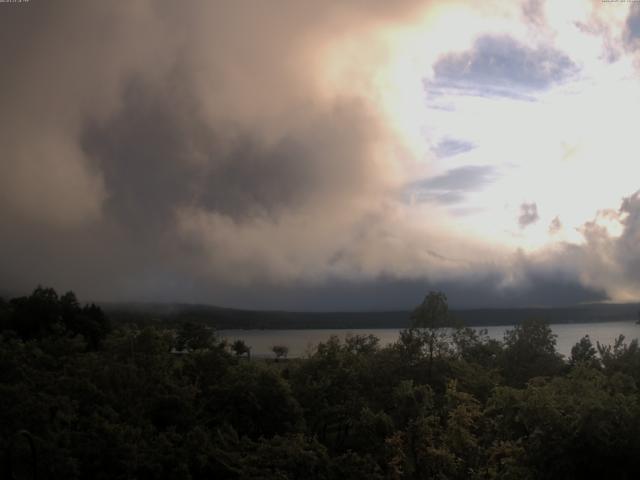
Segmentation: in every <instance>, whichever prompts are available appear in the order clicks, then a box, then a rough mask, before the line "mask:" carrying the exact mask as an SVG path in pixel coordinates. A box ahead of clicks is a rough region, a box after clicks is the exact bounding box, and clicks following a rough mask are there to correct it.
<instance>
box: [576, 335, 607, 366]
mask: <svg viewBox="0 0 640 480" xmlns="http://www.w3.org/2000/svg"><path fill="white" fill-rule="evenodd" d="M569 365H571V366H572V367H575V366H577V365H585V366H588V367H592V368H598V367H600V361H599V360H598V352H597V351H596V349H595V347H594V346H593V343H592V342H591V339H590V338H589V335H585V336H584V337H582V338H581V339H580V341H579V342H578V343H576V344H575V345H574V346H573V347H571V358H570V359H569Z"/></svg>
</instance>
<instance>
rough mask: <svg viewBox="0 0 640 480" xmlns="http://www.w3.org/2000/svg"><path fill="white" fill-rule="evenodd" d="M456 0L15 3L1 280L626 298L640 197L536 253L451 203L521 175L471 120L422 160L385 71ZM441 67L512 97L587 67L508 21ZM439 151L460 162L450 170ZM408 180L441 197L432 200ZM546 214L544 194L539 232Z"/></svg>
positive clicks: (254, 303)
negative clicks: (473, 159) (475, 157)
mask: <svg viewBox="0 0 640 480" xmlns="http://www.w3.org/2000/svg"><path fill="white" fill-rule="evenodd" d="M530 3H531V2H530ZM439 7H440V4H439V3H438V2H422V1H418V0H406V1H400V2H387V1H370V0H368V1H361V0H352V1H348V2H343V1H335V2H334V1H328V2H321V3H318V2H306V1H302V2H301V1H290V2H285V3H283V4H281V5H279V6H278V8H274V7H273V5H267V4H266V3H264V2H248V3H246V2H215V1H214V2H208V1H206V2H205V1H202V2H200V1H193V2H187V3H176V2H169V1H147V0H137V1H131V2H126V3H125V2H114V3H110V2H77V1H71V0H70V1H61V2H55V3H52V2H44V1H38V0H32V1H31V2H28V3H23V4H0V53H1V54H2V56H3V58H4V59H5V62H6V63H7V65H11V68H10V69H7V71H6V72H3V74H2V75H0V103H1V104H2V105H3V108H2V110H1V111H0V145H1V146H2V156H1V157H0V164H1V166H2V170H3V175H2V176H0V221H1V222H2V224H3V225H4V226H5V228H4V229H3V234H2V235H1V236H0V291H2V292H10V293H12V292H24V291H26V290H28V289H31V288H33V287H34V286H35V285H36V284H38V283H42V284H45V285H51V286H54V287H56V288H58V289H60V290H66V289H73V290H75V291H77V293H78V294H79V295H80V296H81V297H82V298H86V299H96V300H154V301H188V302H203V303H216V304H222V305H230V306H240V307H248V308H295V309H307V308H310V309H322V310H331V309H358V308H375V309H389V308H408V307H410V306H411V305H412V304H414V303H417V302H419V301H420V298H421V296H422V295H423V294H424V293H425V292H426V291H427V290H429V289H442V290H445V291H447V292H448V293H449V296H450V298H451V300H452V303H453V304H454V305H459V306H516V305H531V304H536V305H538V304H539V305H544V304H549V305H551V304H553V305H561V304H571V303H576V302H583V301H598V300H602V299H604V298H608V295H609V293H610V292H609V290H608V289H604V288H603V284H602V283H601V282H598V281H597V280H596V271H597V269H598V268H601V267H602V266H603V265H604V264H605V263H606V262H609V263H610V262H613V263H614V264H620V265H624V262H623V259H625V258H627V257H626V256H627V255H634V254H635V251H634V250H633V249H634V247H633V242H632V241H631V238H633V235H634V233H633V232H634V231H635V230H634V229H635V227H634V225H635V224H634V222H635V220H634V219H635V217H634V215H633V213H632V212H635V210H636V209H637V206H636V203H637V200H635V198H636V197H631V198H630V199H629V200H627V202H626V203H625V205H624V206H623V208H622V210H621V211H620V212H617V213H616V214H615V215H614V216H615V218H616V219H617V220H616V221H618V224H620V225H621V227H620V228H622V230H623V234H622V235H621V236H618V237H612V236H610V232H609V231H604V232H603V231H601V230H598V228H600V227H597V225H600V223H596V224H594V225H596V226H593V227H592V226H588V225H587V226H585V230H584V237H585V239H586V240H585V244H584V245H581V246H575V245H574V246H571V247H569V246H564V245H563V246H562V247H557V248H555V249H553V250H549V251H547V250H545V251H544V253H541V252H539V253H537V254H535V255H532V254H530V253H526V254H525V253H521V252H519V251H518V250H517V249H513V248H511V249H507V248H505V247H504V246H503V245H499V244H493V243H492V242H491V241H490V240H488V239H486V238H476V237H475V236H474V235H472V234H469V232H468V231H467V230H464V229H463V228H461V227H459V226H458V225H457V224H456V223H455V218H454V219H453V220H452V218H451V217H449V216H447V215H448V214H446V212H445V213H443V208H450V211H451V212H453V211H454V209H457V210H455V211H456V212H459V215H460V216H463V215H466V216H470V215H469V213H470V212H473V211H475V210H474V209H476V208H480V207H478V206H475V205H473V204H469V202H470V201H471V200H469V199H470V198H471V197H470V195H472V194H475V193H478V192H484V191H486V190H489V188H490V187H491V186H492V185H493V183H494V182H496V181H497V180H498V179H499V178H500V175H499V171H500V170H499V167H498V166H496V165H489V164H486V163H483V162H479V163H473V164H471V163H468V164H467V163H463V162H465V161H466V160H465V158H466V155H472V154H475V152H476V150H478V148H477V147H478V145H477V144H476V139H475V138H474V139H470V140H462V139H466V138H468V137H467V136H466V135H465V132H461V133H460V136H458V135H457V133H455V132H454V133H453V135H450V136H447V135H445V136H444V139H443V140H441V141H440V142H436V141H435V139H436V138H442V136H440V137H438V135H436V134H434V133H433V132H429V131H425V132H424V138H423V139H422V140H423V141H424V143H425V148H424V151H423V152H422V154H418V153H416V152H417V150H416V149H415V148H414V149H412V148H413V147H412V145H411V144H410V143H411V142H409V141H408V140H407V137H406V135H405V133H406V132H405V131H404V130H403V128H400V127H399V126H398V122H397V121H396V122H395V123H394V122H393V121H392V120H390V118H392V117H393V115H392V114H390V113H389V112H390V109H392V107H393V105H394V104H393V102H392V104H391V107H390V106H389V104H388V103H385V101H383V100H381V97H383V96H384V95H385V94H386V93H387V91H388V90H390V89H393V85H387V84H385V83H384V81H383V80H381V78H387V77H381V76H380V74H379V72H378V69H382V70H383V69H384V68H386V67H385V66H388V65H393V64H394V62H395V60H396V59H395V58H394V57H393V55H399V54H398V53H397V52H395V51H394V50H393V48H395V45H396V44H395V43H393V42H391V41H390V40H389V38H396V37H394V35H395V34H396V33H397V32H398V31H401V30H402V27H403V26H404V25H409V24H411V22H415V21H416V19H417V18H421V15H424V14H425V12H427V11H429V9H431V8H434V11H438V8H439ZM531 8H533V3H532V7H531ZM535 11H536V10H535V9H533V10H531V12H532V13H531V15H532V17H531V18H533V17H534V16H535V18H536V19H538V20H536V21H542V20H540V19H541V18H543V17H544V15H542V14H540V12H538V13H537V14H535V15H534V13H535ZM532 21H533V20H532ZM629 22H631V23H632V20H629ZM631 23H630V27H629V28H630V29H631V28H632V25H631ZM398 38H402V36H400V37H398ZM398 44H399V43H398ZM374 46H375V47H376V48H373V47H374ZM392 47H393V48H392ZM394 52H395V53H394ZM400 57H402V55H400ZM435 62H436V63H435V64H434V66H433V72H434V73H435V82H436V83H437V84H438V85H444V86H447V88H448V87H450V86H454V87H455V88H461V89H463V90H465V89H466V91H478V92H481V93H482V95H484V96H489V97H491V96H495V95H496V92H495V91H494V90H492V88H491V85H497V86H499V88H500V91H501V92H507V91H508V92H512V93H513V92H524V93H527V92H530V91H542V90H545V89H548V88H551V87H552V86H553V85H555V84H556V83H558V82H561V81H563V80H565V79H566V78H568V77H570V76H571V75H572V74H574V73H575V72H576V71H577V67H576V64H574V62H573V61H572V60H571V59H569V57H567V56H566V54H564V53H562V52H559V51H555V50H552V49H550V48H546V47H528V46H526V45H525V44H523V43H521V42H520V41H519V40H515V39H514V38H512V37H510V36H505V35H498V34H493V33H492V34H484V35H480V36H478V38H477V39H476V40H474V42H473V43H472V47H471V50H468V51H462V52H461V51H459V49H458V50H455V51H454V50H452V51H450V52H446V53H444V54H443V55H439V56H437V58H436V60H435ZM427 70H428V69H425V71H424V75H425V78H426V77H427V76H428V71H427ZM421 74H422V73H421ZM388 78H394V77H388ZM415 80H416V81H415V83H416V84H417V85H418V87H419V88H420V86H421V85H423V83H424V82H423V79H422V78H420V76H418V77H417V78H416V79H415ZM432 80H433V79H432ZM426 83H427V86H429V85H433V84H430V83H429V81H427V82H426ZM381 85H382V86H381ZM498 93H499V92H498ZM421 94H422V95H423V96H422V97H420V96H418V97H416V98H415V99H412V101H413V103H414V104H415V106H416V109H419V108H422V103H425V105H426V94H425V93H424V91H422V92H421ZM498 96H501V94H500V95H498ZM424 108H425V109H426V106H425V107H424ZM396 120H397V119H396ZM436 133H437V132H436ZM432 142H433V143H432ZM429 145H435V146H434V147H431V148H429ZM493 153H495V152H493ZM463 154H464V155H463ZM497 154H498V155H502V152H500V151H498V152H497ZM496 158H498V157H496ZM436 160H442V161H443V162H450V165H448V166H447V167H446V168H444V169H439V170H435V171H441V172H444V173H442V174H440V175H438V174H435V173H434V169H433V165H432V162H434V161H436ZM499 161H500V162H503V161H504V162H507V161H508V159H504V158H502V157H499ZM456 162H458V163H456ZM500 172H501V171H500ZM421 178H422V179H426V180H419V179H421ZM407 190H410V191H412V192H413V193H414V194H416V195H417V197H419V198H418V200H421V201H418V202H416V203H414V204H410V205H409V204H408V203H410V202H406V201H405V200H404V195H405V194H406V192H407ZM533 198H537V197H533ZM422 200H427V201H426V202H425V201H422ZM518 204H519V203H517V204H516V205H518ZM453 206H455V208H452V207H453ZM523 207H524V206H523ZM453 215H454V217H455V215H458V214H457V213H455V212H454V213H453ZM509 215H511V217H510V218H511V221H512V222H513V213H509ZM537 219H538V213H537V207H536V204H532V205H530V206H528V207H527V208H526V209H524V210H523V211H522V212H521V216H520V224H521V226H523V227H525V226H527V225H529V224H532V223H534V222H535V221H536V220H537ZM563 220H564V217H563ZM527 230H528V229H527ZM587 257H589V258H591V257H592V258H593V263H589V265H591V266H590V267H589V268H587V269H586V270H585V269H581V268H577V267H576V265H577V263H576V262H585V258H587ZM633 272H634V270H633V269H629V268H627V267H622V266H621V267H620V271H619V272H617V273H612V274H611V278H610V280H611V282H612V285H614V287H612V288H613V289H614V290H615V292H622V293H621V294H622V295H627V296H628V295H630V293H629V292H631V291H633V288H635V284H633V283H632V285H631V287H630V288H629V289H624V288H623V287H622V283H623V280H624V279H626V278H634V273H633ZM638 287H639V289H640V286H638Z"/></svg>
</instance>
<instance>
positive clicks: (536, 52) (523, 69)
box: [427, 36, 578, 98]
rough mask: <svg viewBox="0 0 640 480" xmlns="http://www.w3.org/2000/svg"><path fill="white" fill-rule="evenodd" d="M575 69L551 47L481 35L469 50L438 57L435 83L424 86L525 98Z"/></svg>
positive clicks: (485, 94)
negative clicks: (534, 45)
mask: <svg viewBox="0 0 640 480" xmlns="http://www.w3.org/2000/svg"><path fill="white" fill-rule="evenodd" d="M577 70H578V68H577V66H576V65H575V64H574V63H573V62H572V61H571V59H570V58H569V57H567V56H566V55H565V54H564V53H562V52H560V51H557V50H554V49H552V48H549V47H537V48H532V47H529V46H527V45H524V44H522V43H520V42H518V41H517V40H516V39H514V38H512V37H509V36H483V37H480V38H478V39H477V40H476V42H475V44H474V46H473V48H472V49H471V50H470V51H467V52H463V53H451V54H447V55H445V56H443V57H442V58H440V59H439V60H438V62H437V63H436V64H435V65H434V73H435V79H434V82H432V83H431V84H428V85H427V87H430V86H431V87H435V88H436V89H437V88H444V89H456V90H461V91H463V92H466V93H469V94H472V95H481V96H508V97H515V98H526V95H528V94H529V93H533V92H536V91H541V90H545V89H547V88H549V87H551V86H552V85H553V84H555V83H557V82H560V81H562V80H564V79H566V78H567V77H569V76H571V75H573V74H575V73H576V72H577Z"/></svg>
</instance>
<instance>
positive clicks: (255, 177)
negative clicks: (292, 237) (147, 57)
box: [82, 80, 315, 233]
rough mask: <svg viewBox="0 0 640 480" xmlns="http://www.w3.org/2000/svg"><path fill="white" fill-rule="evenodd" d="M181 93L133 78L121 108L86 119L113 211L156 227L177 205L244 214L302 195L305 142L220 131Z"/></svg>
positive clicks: (306, 173) (306, 186) (88, 145)
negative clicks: (103, 117) (105, 115)
mask: <svg viewBox="0 0 640 480" xmlns="http://www.w3.org/2000/svg"><path fill="white" fill-rule="evenodd" d="M184 96H185V94H184V93H178V94H175V93H174V94H173V95H170V94H169V92H164V91H151V89H150V88H149V86H145V85H144V84H142V83H141V82H139V81H135V80H134V81H132V82H131V83H130V84H129V85H128V87H127V88H126V89H125V92H124V94H123V99H122V102H123V105H122V108H121V109H120V111H119V112H118V113H117V114H116V115H114V116H113V117H111V118H109V119H107V120H106V121H104V122H92V123H89V124H87V125H86V127H85V130H84V132H83V135H82V145H83V147H84V150H85V152H86V153H87V155H88V156H89V157H91V158H93V159H95V160H96V162H97V165H98V166H99V168H100V169H101V171H102V172H103V176H104V183H105V188H106V189H107V191H108V192H109V196H108V198H107V200H106V202H105V205H104V208H105V212H106V213H107V214H108V215H109V216H112V217H113V218H114V219H115V220H116V221H118V222H121V223H123V224H125V225H126V227H127V228H130V229H143V230H145V231H146V232H148V233H155V232H156V231H157V230H158V229H166V228H168V226H169V225H168V224H169V223H171V222H173V221H174V215H175V209H176V208H180V207H194V206H195V207H201V208H203V209H205V210H207V211H215V212H218V213H221V214H224V215H228V216H230V217H233V218H238V219H243V218H247V217H249V216H251V215H257V214H262V213H267V214H276V213H277V211H278V210H279V209H282V208H286V207H287V206H290V205H292V204H296V203H297V204H299V203H301V202H302V201H303V200H304V198H305V196H306V194H307V193H308V192H309V191H310V190H311V189H312V188H313V186H314V182H315V179H314V178H313V177H312V173H313V170H312V169H311V168H309V165H308V164H305V160H307V161H308V159H309V157H310V155H309V153H308V152H306V151H305V145H303V144H299V143H298V142H297V141H296V139H295V138H292V139H288V138H283V139H282V140H280V141H278V142H276V143H275V144H273V145H270V146H264V145H262V144H261V141H260V140H259V139H257V138H254V137H253V136H252V135H251V134H250V133H244V134H239V135H237V137H234V138H229V137H226V138H221V136H220V135H219V133H218V132H216V131H215V129H213V128H211V127H209V126H208V125H207V124H206V123H205V122H204V121H203V120H202V118H201V116H200V115H201V112H199V111H198V109H197V107H196V106H195V101H194V99H192V98H184Z"/></svg>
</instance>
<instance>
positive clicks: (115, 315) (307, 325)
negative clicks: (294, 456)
mask: <svg viewBox="0 0 640 480" xmlns="http://www.w3.org/2000/svg"><path fill="white" fill-rule="evenodd" d="M101 307H102V308H103V309H104V310H105V312H106V313H107V314H108V315H109V317H110V318H111V319H112V320H113V321H114V322H119V323H126V322H135V323H138V324H146V323H156V322H163V323H169V324H173V323H175V324H179V323H183V322H187V321H190V322H195V323H203V324H206V325H210V326H212V327H215V328H217V329H219V330H228V329H271V330H273V329H311V328H313V329H322V328H331V329H338V328H345V329H355V328H405V327H407V326H408V325H409V314H410V312H409V311H408V310H407V311H402V310H400V311H387V312H385V311H370V312H366V311H363V312H291V311H275V310H241V309H234V308H224V307H216V306H213V305H192V304H179V303H171V304H169V303H167V304H162V303H128V304H125V303H103V304H101ZM639 310H640V303H624V304H614V303H602V304H587V305H576V306H570V307H554V308H479V309H464V310H462V309H461V310H457V309H453V310H451V317H452V323H453V324H460V325H464V326H489V325H516V324H518V323H520V322H522V321H523V320H525V319H527V318H532V317H535V318H541V319H544V320H546V321H547V322H549V323H594V322H613V321H635V320H636V319H637V318H638V311H639Z"/></svg>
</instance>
